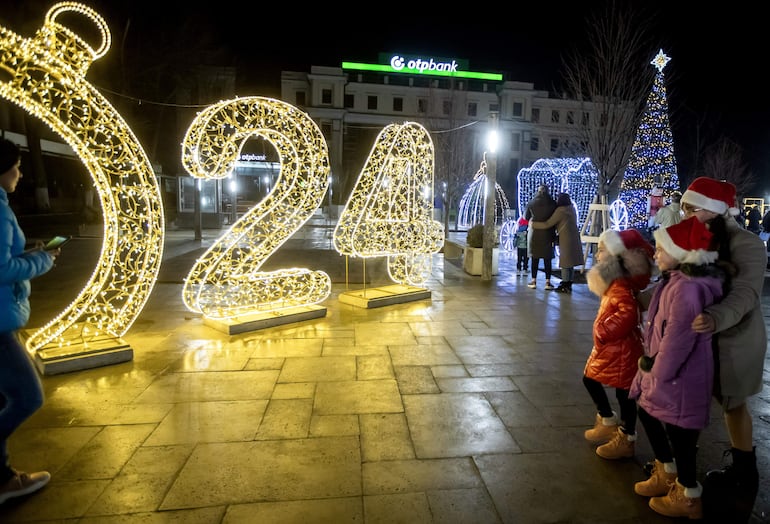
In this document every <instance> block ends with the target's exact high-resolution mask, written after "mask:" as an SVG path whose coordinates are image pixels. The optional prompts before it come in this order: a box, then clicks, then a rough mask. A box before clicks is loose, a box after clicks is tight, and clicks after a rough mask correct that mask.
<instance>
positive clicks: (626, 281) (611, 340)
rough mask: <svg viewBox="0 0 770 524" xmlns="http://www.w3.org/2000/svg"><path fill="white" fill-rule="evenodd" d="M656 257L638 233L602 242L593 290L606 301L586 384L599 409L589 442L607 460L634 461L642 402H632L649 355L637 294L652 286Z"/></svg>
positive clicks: (605, 236)
mask: <svg viewBox="0 0 770 524" xmlns="http://www.w3.org/2000/svg"><path fill="white" fill-rule="evenodd" d="M654 253H655V251H654V250H653V247H652V246H651V245H650V244H649V242H647V241H646V240H645V239H644V238H643V237H642V235H641V234H640V233H639V232H638V231H637V230H635V229H627V230H625V231H615V230H612V229H608V230H607V231H605V232H604V233H602V234H601V236H600V237H599V247H598V250H597V252H596V254H595V255H594V260H595V262H594V265H593V266H592V267H591V269H590V270H589V272H588V275H587V278H586V279H587V281H588V289H590V290H591V291H592V292H593V293H595V294H596V295H597V296H599V297H600V298H601V303H600V305H599V311H598V312H597V314H596V319H595V320H594V326H593V342H594V345H593V348H592V349H591V355H590V356H589V357H588V362H586V367H585V371H584V373H583V384H584V385H585V387H586V389H587V390H588V394H589V395H591V399H592V400H593V401H594V404H596V410H597V412H598V413H597V414H596V421H595V423H594V427H593V428H591V429H589V430H587V431H586V432H585V438H586V440H588V441H589V442H591V443H593V444H600V446H599V447H597V448H596V454H597V455H599V456H600V457H602V458H605V459H619V458H628V457H632V456H634V446H635V441H636V415H637V414H636V402H635V401H634V400H633V399H630V398H629V397H628V393H629V389H630V388H631V382H632V381H633V379H634V375H636V371H637V362H638V360H639V357H640V356H642V354H643V353H644V347H643V343H642V331H641V309H640V307H639V304H638V302H637V300H636V294H637V293H638V292H639V291H641V290H643V289H644V288H645V287H647V285H648V284H649V283H650V278H651V276H652V267H653V261H652V257H653V255H654ZM605 387H612V388H615V397H616V398H617V400H618V404H619V407H620V418H618V416H617V414H616V413H615V412H614V411H612V407H611V406H610V400H609V398H608V396H607V392H606V391H605V389H604V388H605Z"/></svg>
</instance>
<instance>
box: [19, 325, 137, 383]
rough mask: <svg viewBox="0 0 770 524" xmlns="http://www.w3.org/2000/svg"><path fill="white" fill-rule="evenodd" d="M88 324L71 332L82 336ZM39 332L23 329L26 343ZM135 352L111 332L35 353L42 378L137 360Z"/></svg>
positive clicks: (63, 340)
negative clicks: (110, 333) (43, 376)
mask: <svg viewBox="0 0 770 524" xmlns="http://www.w3.org/2000/svg"><path fill="white" fill-rule="evenodd" d="M85 327H86V326H85V325H73V326H71V327H70V330H73V331H77V332H78V333H82V331H83V330H84V328H85ZM34 332H35V330H22V331H21V332H20V336H21V338H22V341H23V342H26V340H27V339H28V338H29V337H30V336H32V334H33V333H34ZM133 358H134V350H133V349H132V348H131V346H129V345H128V343H127V342H126V341H125V340H123V339H122V338H119V337H113V336H112V335H109V334H108V333H102V334H99V335H94V336H92V337H84V336H83V335H82V334H81V335H78V336H73V337H72V338H70V339H67V337H66V336H63V337H62V338H61V339H60V341H57V342H51V343H49V344H47V345H45V346H43V347H41V348H39V349H37V350H36V351H35V352H34V353H33V361H34V362H35V367H37V370H38V372H40V374H42V375H61V374H63V373H71V372H73V371H82V370H85V369H92V368H98V367H102V366H110V365H112V364H120V363H122V362H128V361H130V360H133Z"/></svg>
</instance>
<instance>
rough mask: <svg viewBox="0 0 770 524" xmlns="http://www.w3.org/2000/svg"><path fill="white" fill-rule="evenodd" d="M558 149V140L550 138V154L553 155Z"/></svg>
mask: <svg viewBox="0 0 770 524" xmlns="http://www.w3.org/2000/svg"><path fill="white" fill-rule="evenodd" d="M558 149H559V139H558V138H552V139H551V153H555V152H556V151H557V150H558Z"/></svg>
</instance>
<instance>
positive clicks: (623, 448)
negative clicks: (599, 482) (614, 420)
mask: <svg viewBox="0 0 770 524" xmlns="http://www.w3.org/2000/svg"><path fill="white" fill-rule="evenodd" d="M635 442H636V435H626V434H625V433H624V432H623V430H622V429H620V428H618V429H617V431H615V434H614V435H613V436H612V438H611V439H610V441H609V442H607V443H606V444H602V445H601V446H599V447H598V448H596V454H597V455H599V456H600V457H601V458H603V459H607V460H615V459H620V458H631V457H633V456H634V450H635V444H634V443H635Z"/></svg>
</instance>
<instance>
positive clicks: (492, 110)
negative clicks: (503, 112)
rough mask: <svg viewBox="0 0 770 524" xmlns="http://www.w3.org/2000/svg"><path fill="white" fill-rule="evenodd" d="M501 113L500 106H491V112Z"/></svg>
mask: <svg viewBox="0 0 770 524" xmlns="http://www.w3.org/2000/svg"><path fill="white" fill-rule="evenodd" d="M498 111H500V104H489V112H490V113H491V112H495V113H496V112H498Z"/></svg>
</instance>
